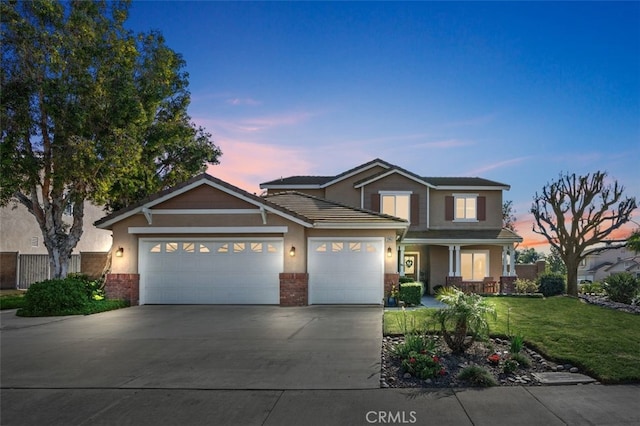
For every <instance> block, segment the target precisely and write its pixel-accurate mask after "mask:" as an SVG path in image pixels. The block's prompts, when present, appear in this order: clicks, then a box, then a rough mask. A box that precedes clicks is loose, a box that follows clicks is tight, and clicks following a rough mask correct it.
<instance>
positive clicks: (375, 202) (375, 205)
mask: <svg viewBox="0 0 640 426" xmlns="http://www.w3.org/2000/svg"><path fill="white" fill-rule="evenodd" d="M371 210H372V211H374V212H379V211H380V194H371Z"/></svg>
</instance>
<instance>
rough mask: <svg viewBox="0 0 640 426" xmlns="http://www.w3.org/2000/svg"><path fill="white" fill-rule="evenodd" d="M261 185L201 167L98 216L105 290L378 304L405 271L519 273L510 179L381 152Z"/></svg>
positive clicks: (175, 297) (452, 275) (192, 298)
mask: <svg viewBox="0 0 640 426" xmlns="http://www.w3.org/2000/svg"><path fill="white" fill-rule="evenodd" d="M261 187H262V188H263V189H266V190H267V193H266V195H265V196H256V195H255V194H250V193H248V192H246V191H244V190H242V189H240V188H237V187H235V186H233V185H230V184H228V183H226V182H223V181H221V180H219V179H217V178H215V177H212V176H209V175H206V174H203V175H200V176H198V177H195V178H193V179H191V180H189V181H187V182H185V183H183V184H181V185H178V186H176V187H173V188H170V189H168V190H165V191H162V192H160V193H158V194H156V195H154V196H152V197H149V198H148V199H146V200H143V201H141V202H140V203H138V204H136V205H133V206H130V207H128V208H126V209H123V210H120V211H118V212H114V213H113V214H111V215H109V216H106V217H105V218H103V219H101V220H99V221H98V222H96V226H97V227H98V228H101V229H109V230H111V231H112V232H113V238H114V247H117V248H118V249H119V250H118V253H117V256H116V257H115V258H114V259H113V264H112V274H110V275H109V276H108V277H107V291H108V292H110V293H111V295H112V296H117V297H125V298H128V299H130V300H131V301H132V302H133V303H138V302H139V303H141V304H147V303H230V304H240V303H252V304H260V303H263V304H281V305H306V304H323V303H330V304H338V303H347V304H380V303H382V301H383V298H384V296H385V294H386V293H387V292H388V291H389V289H390V288H391V286H393V285H396V284H397V283H398V279H399V276H400V275H410V276H412V277H414V278H415V279H420V280H423V281H425V282H426V283H427V284H428V285H429V288H430V289H431V290H432V289H433V288H434V287H435V286H438V285H447V284H455V285H459V286H463V287H464V286H465V285H466V286H474V285H477V286H478V287H474V288H473V289H474V290H477V291H482V290H483V288H482V287H481V284H482V283H483V281H485V282H486V281H493V282H495V281H502V284H503V285H505V286H507V285H510V284H512V282H513V281H514V280H515V274H514V271H513V269H512V268H510V265H514V263H515V262H514V261H513V256H514V249H513V248H514V244H515V243H516V242H519V241H521V240H522V239H521V238H520V237H519V236H518V235H516V234H514V233H513V232H510V231H507V230H503V229H502V228H501V225H502V191H504V190H508V189H509V186H508V185H505V184H502V183H498V182H493V181H489V180H486V179H481V178H425V177H421V176H419V175H416V174H414V173H412V172H409V171H407V170H404V169H402V168H400V167H397V166H394V165H392V164H389V163H387V162H385V161H383V160H379V159H376V160H373V161H371V162H368V163H365V164H363V165H360V166H358V167H355V168H353V169H351V170H348V171H346V172H344V173H341V174H339V175H337V176H310V177H309V176H306V177H301V176H297V177H288V178H282V179H278V180H275V181H271V182H266V183H263V184H262V185H261ZM118 254H119V255H118ZM484 290H486V289H484ZM489 291H498V287H497V286H496V287H490V290H489Z"/></svg>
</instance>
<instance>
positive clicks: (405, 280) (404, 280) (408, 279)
mask: <svg viewBox="0 0 640 426" xmlns="http://www.w3.org/2000/svg"><path fill="white" fill-rule="evenodd" d="M398 282H399V283H400V284H404V283H412V282H413V278H411V277H407V276H403V277H400V278H399V279H398Z"/></svg>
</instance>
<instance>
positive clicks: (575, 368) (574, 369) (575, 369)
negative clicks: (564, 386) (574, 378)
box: [569, 367, 579, 373]
mask: <svg viewBox="0 0 640 426" xmlns="http://www.w3.org/2000/svg"><path fill="white" fill-rule="evenodd" d="M578 371H579V370H578V367H571V368H570V369H569V372H570V373H577V372H578Z"/></svg>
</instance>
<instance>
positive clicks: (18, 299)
mask: <svg viewBox="0 0 640 426" xmlns="http://www.w3.org/2000/svg"><path fill="white" fill-rule="evenodd" d="M2 292H3V293H2V294H0V310H1V309H17V308H22V307H23V306H24V292H23V291H18V290H15V291H6V290H2Z"/></svg>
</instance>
